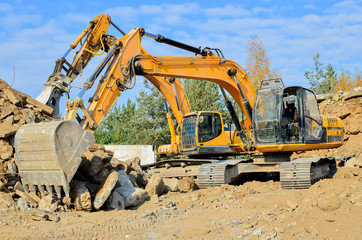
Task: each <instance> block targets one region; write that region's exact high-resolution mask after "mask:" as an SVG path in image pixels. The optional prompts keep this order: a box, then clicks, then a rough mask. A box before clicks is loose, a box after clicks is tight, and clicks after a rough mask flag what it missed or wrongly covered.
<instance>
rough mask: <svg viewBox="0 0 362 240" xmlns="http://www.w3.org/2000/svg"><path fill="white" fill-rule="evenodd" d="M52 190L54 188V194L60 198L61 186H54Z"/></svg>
mask: <svg viewBox="0 0 362 240" xmlns="http://www.w3.org/2000/svg"><path fill="white" fill-rule="evenodd" d="M54 188H55V192H56V193H57V196H58V197H59V198H61V197H62V187H61V186H54Z"/></svg>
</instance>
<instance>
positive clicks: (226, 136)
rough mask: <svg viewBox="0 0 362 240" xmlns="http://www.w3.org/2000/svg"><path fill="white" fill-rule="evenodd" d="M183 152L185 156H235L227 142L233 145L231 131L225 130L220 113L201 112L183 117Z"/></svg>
mask: <svg viewBox="0 0 362 240" xmlns="http://www.w3.org/2000/svg"><path fill="white" fill-rule="evenodd" d="M180 137H181V139H180V142H181V151H182V153H183V154H184V155H188V156H195V157H196V155H197V156H198V157H200V156H201V157H212V156H221V155H226V156H227V155H233V154H235V152H234V151H232V150H231V149H230V148H229V147H228V146H227V145H225V142H227V143H231V133H230V130H226V129H225V128H224V123H223V119H222V116H221V114H220V113H219V112H210V111H200V112H193V113H189V114H186V115H185V116H183V119H182V124H181V134H180Z"/></svg>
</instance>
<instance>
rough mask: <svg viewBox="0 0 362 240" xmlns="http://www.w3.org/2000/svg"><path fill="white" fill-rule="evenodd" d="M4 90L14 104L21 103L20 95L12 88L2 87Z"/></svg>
mask: <svg viewBox="0 0 362 240" xmlns="http://www.w3.org/2000/svg"><path fill="white" fill-rule="evenodd" d="M2 91H3V92H4V93H5V95H6V96H7V98H8V99H9V101H10V102H11V103H12V104H14V105H17V106H19V105H20V103H21V98H20V97H18V96H17V95H16V94H15V93H14V92H13V91H11V90H10V89H2Z"/></svg>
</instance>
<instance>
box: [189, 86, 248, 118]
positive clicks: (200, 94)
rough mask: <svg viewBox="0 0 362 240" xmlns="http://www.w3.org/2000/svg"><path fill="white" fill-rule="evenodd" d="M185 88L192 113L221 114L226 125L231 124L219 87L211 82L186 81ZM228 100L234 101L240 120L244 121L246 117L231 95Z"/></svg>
mask: <svg viewBox="0 0 362 240" xmlns="http://www.w3.org/2000/svg"><path fill="white" fill-rule="evenodd" d="M184 86H185V91H186V93H187V96H188V99H189V102H190V106H191V109H192V111H217V112H220V113H221V115H222V117H223V120H224V123H226V122H231V117H230V114H229V112H228V110H227V109H226V106H225V102H224V97H223V96H222V94H221V92H220V91H219V89H220V87H219V85H217V84H216V83H213V82H209V81H203V80H195V79H185V81H184ZM228 95H229V94H228ZM228 98H229V100H231V101H232V103H233V105H234V108H235V111H236V112H237V114H238V116H239V119H240V120H242V119H243V118H244V116H243V114H242V113H241V109H240V107H239V106H238V105H237V104H236V102H235V101H234V99H233V98H232V97H231V96H230V95H229V96H228Z"/></svg>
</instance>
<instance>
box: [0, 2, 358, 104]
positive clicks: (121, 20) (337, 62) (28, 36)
mask: <svg viewBox="0 0 362 240" xmlns="http://www.w3.org/2000/svg"><path fill="white" fill-rule="evenodd" d="M100 13H105V14H109V15H110V16H111V17H112V21H114V22H115V23H116V24H117V25H118V26H119V27H120V28H121V29H122V30H124V31H126V32H128V31H129V30H131V29H132V28H135V27H139V26H140V27H143V28H145V29H146V31H147V32H150V33H154V34H162V35H164V36H166V37H169V38H172V39H175V40H179V41H181V42H185V43H188V44H190V45H193V46H196V47H199V46H202V47H206V46H208V47H216V48H220V49H221V50H222V51H223V53H224V55H225V57H226V58H228V59H231V60H234V61H236V62H237V63H239V64H240V65H241V66H245V63H246V59H247V55H246V48H247V42H248V40H249V39H250V37H251V36H252V35H254V34H257V35H258V36H259V38H260V39H262V40H263V42H264V46H265V49H266V51H267V52H268V55H269V57H270V58H271V60H272V62H271V65H272V67H273V68H275V69H276V70H277V71H278V72H280V73H281V74H282V77H283V80H284V82H285V83H286V84H288V85H302V86H305V87H308V81H307V80H306V79H305V77H304V72H305V70H312V69H313V56H314V55H315V54H316V53H317V52H319V54H320V59H321V61H322V62H323V63H324V64H325V65H327V63H331V64H332V65H333V67H334V68H335V69H336V70H338V71H339V70H340V69H341V68H343V69H345V70H351V71H353V72H354V71H355V69H356V68H358V69H359V70H361V63H362V61H361V54H362V44H361V42H362V2H361V1H354V0H351V1H349V0H347V1H311V0H310V1H308V0H307V1H283V0H279V1H270V0H265V1H195V2H192V1H89V0H88V1H82V0H77V1H35V0H34V1H21V0H11V1H4V0H2V1H1V2H0V23H1V24H0V56H1V57H0V78H2V79H4V80H5V81H7V82H8V83H10V84H11V83H12V81H13V67H14V68H15V82H14V84H13V87H14V88H16V89H18V90H20V91H22V92H25V93H27V94H29V95H30V96H32V97H36V96H37V95H38V94H39V93H40V92H41V91H42V89H43V83H44V82H45V81H46V80H47V78H48V76H49V75H50V74H51V72H52V71H53V68H54V64H55V60H56V59H58V58H60V57H61V56H63V54H64V53H65V51H66V50H67V49H68V48H69V45H70V44H71V43H72V42H73V41H74V39H75V38H76V37H77V36H78V35H79V34H80V33H81V31H82V30H83V29H84V28H85V27H86V25H87V24H88V22H89V21H90V20H91V19H92V18H93V17H94V16H96V15H98V14H100ZM111 33H114V34H116V35H118V36H120V35H119V34H118V33H117V32H115V31H112V32H111ZM142 44H143V46H144V48H145V49H146V50H147V51H148V52H150V53H151V54H154V55H190V53H188V52H184V51H182V50H178V49H174V48H172V47H168V46H165V45H162V44H158V43H156V42H154V41H153V40H152V39H148V38H144V39H143V42H142ZM70 56H71V55H70ZM68 59H69V60H70V61H71V58H68ZM98 59H100V58H98ZM97 61H98V60H94V61H93V62H92V63H91V64H90V65H89V67H88V69H91V70H93V69H94V68H95V66H96V65H97ZM91 70H89V71H90V72H91ZM90 72H89V73H88V72H86V73H85V74H84V76H83V78H87V77H88V76H89V74H90ZM87 74H88V75H87ZM142 81H143V80H142V78H141V77H138V84H137V86H136V89H133V90H130V91H127V92H125V93H124V94H123V95H122V96H121V97H120V98H121V99H120V100H119V101H118V103H120V104H122V103H123V102H125V101H126V99H127V98H129V97H131V98H133V96H134V95H137V92H138V91H139V89H141V88H142ZM78 83H79V82H78ZM74 90H75V92H77V90H76V89H74ZM64 106H65V105H64Z"/></svg>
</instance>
